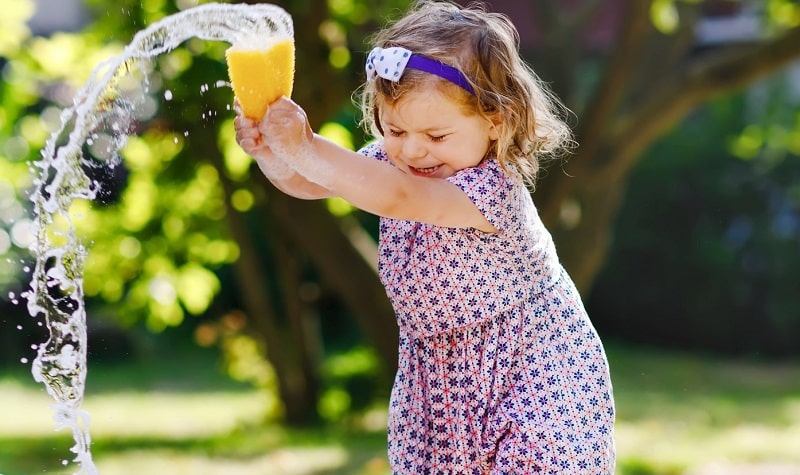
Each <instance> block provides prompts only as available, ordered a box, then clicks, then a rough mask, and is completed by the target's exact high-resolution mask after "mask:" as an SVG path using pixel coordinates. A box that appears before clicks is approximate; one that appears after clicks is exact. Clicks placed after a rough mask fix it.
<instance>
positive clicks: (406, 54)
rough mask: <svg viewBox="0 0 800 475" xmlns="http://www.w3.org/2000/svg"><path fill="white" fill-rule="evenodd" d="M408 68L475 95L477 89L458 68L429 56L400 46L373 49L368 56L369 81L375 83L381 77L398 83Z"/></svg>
mask: <svg viewBox="0 0 800 475" xmlns="http://www.w3.org/2000/svg"><path fill="white" fill-rule="evenodd" d="M406 68H411V69H417V70H420V71H425V72H426V73H430V74H433V75H435V76H439V77H440V78H443V79H447V80H448V81H450V82H452V83H453V84H456V85H458V86H460V87H461V88H462V89H464V90H465V91H467V92H468V93H470V94H472V95H473V96H474V95H475V89H473V88H472V85H471V84H470V83H469V81H468V80H467V77H466V76H464V73H462V72H461V71H459V70H458V69H457V68H454V67H453V66H450V65H449V64H445V63H443V62H441V61H437V60H435V59H433V58H429V57H427V56H422V55H419V54H413V53H412V52H411V51H409V50H407V49H405V48H401V47H399V46H396V47H392V48H385V49H383V48H377V47H376V48H373V49H372V51H370V53H369V56H367V65H366V71H367V80H369V81H373V80H374V79H375V78H376V77H378V76H380V77H382V78H384V79H388V80H389V81H393V82H397V81H399V80H400V77H402V76H403V71H405V69H406Z"/></svg>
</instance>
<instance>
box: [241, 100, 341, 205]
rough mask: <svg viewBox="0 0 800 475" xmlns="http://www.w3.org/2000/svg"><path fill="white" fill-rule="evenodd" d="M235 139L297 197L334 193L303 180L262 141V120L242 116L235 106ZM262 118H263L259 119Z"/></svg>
mask: <svg viewBox="0 0 800 475" xmlns="http://www.w3.org/2000/svg"><path fill="white" fill-rule="evenodd" d="M236 113H237V115H236V119H234V127H235V129H236V141H237V142H238V143H239V146H240V147H242V149H243V150H244V151H245V152H247V153H248V154H249V155H250V156H252V157H253V158H254V159H255V160H256V163H257V164H258V168H259V169H260V170H261V172H262V173H263V174H264V176H265V177H267V179H268V180H269V181H270V182H271V183H272V184H273V185H275V187H276V188H278V189H279V190H281V191H282V192H284V193H286V194H287V195H290V196H294V197H295V198H300V199H307V200H308V199H320V198H329V197H331V196H334V195H333V193H331V191H330V190H328V189H325V188H323V187H321V186H319V185H318V184H316V183H313V182H310V181H308V180H306V179H305V178H304V177H303V176H302V175H300V174H298V173H297V172H296V171H295V170H294V169H293V168H291V167H290V166H289V164H288V163H286V162H284V161H283V160H281V159H280V157H277V156H275V155H274V154H273V153H272V151H271V150H270V148H269V147H268V146H267V144H266V142H265V137H264V134H263V133H262V132H261V130H260V127H261V125H262V124H259V123H257V122H256V121H254V120H252V119H249V118H247V117H245V116H244V115H243V114H242V113H241V110H240V109H239V107H238V104H237V106H236ZM262 122H263V121H262Z"/></svg>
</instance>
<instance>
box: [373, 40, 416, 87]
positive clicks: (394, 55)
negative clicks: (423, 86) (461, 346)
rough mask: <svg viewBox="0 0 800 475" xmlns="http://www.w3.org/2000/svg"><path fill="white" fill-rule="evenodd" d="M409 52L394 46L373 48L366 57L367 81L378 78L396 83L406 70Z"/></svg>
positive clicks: (409, 56) (409, 57)
mask: <svg viewBox="0 0 800 475" xmlns="http://www.w3.org/2000/svg"><path fill="white" fill-rule="evenodd" d="M409 59H411V51H409V50H407V49H405V48H401V47H399V46H394V47H391V48H386V49H384V48H378V47H375V48H373V49H372V51H370V53H369V56H367V66H366V70H367V79H368V80H370V81H372V80H374V79H375V78H376V77H377V76H380V77H382V78H384V79H388V80H389V81H394V82H397V81H399V80H400V77H401V76H402V75H403V71H404V70H405V69H406V65H407V64H408V60H409Z"/></svg>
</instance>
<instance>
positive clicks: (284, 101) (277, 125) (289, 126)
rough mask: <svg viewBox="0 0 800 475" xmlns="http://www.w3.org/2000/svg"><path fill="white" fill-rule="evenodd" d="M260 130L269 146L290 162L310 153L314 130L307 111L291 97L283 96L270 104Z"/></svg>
mask: <svg viewBox="0 0 800 475" xmlns="http://www.w3.org/2000/svg"><path fill="white" fill-rule="evenodd" d="M259 130H260V132H261V135H262V136H263V137H264V139H263V141H264V142H266V143H267V145H268V146H269V148H270V149H271V150H272V151H273V152H274V153H275V154H277V155H280V156H281V158H282V159H283V160H285V161H287V162H289V163H293V162H295V161H296V160H297V159H302V158H305V155H308V154H309V153H310V146H311V142H312V141H313V140H314V132H313V131H312V130H311V126H310V125H309V124H308V116H306V112H305V111H304V110H303V109H302V108H301V107H300V106H299V105H297V104H296V103H295V102H293V101H292V100H291V99H288V98H286V97H281V98H280V99H278V100H277V101H275V102H273V103H272V104H270V106H269V109H268V110H267V113H266V114H265V116H264V119H263V120H262V121H261V123H260V124H259Z"/></svg>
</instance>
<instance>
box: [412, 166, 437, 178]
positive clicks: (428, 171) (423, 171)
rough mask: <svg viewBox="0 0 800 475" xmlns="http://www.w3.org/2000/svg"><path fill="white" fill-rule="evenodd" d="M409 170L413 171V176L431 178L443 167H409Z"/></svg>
mask: <svg viewBox="0 0 800 475" xmlns="http://www.w3.org/2000/svg"><path fill="white" fill-rule="evenodd" d="M408 168H409V170H411V174H412V175H417V176H427V177H430V176H433V175H435V174H436V172H437V171H439V169H440V168H442V166H441V165H436V166H435V167H427V168H416V167H412V166H409V167H408Z"/></svg>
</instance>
